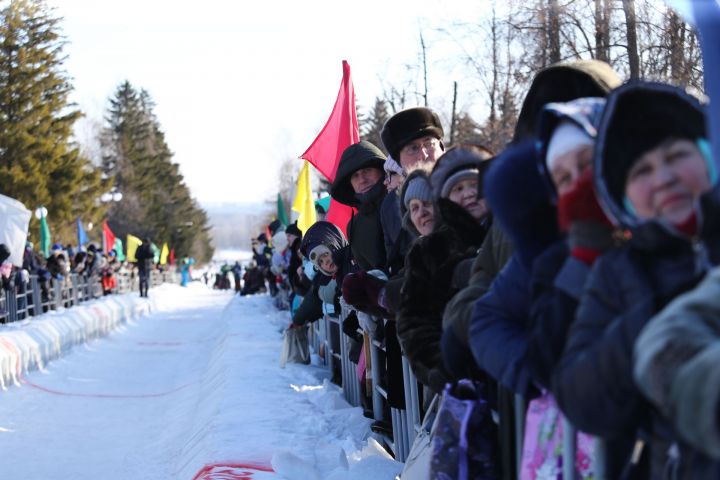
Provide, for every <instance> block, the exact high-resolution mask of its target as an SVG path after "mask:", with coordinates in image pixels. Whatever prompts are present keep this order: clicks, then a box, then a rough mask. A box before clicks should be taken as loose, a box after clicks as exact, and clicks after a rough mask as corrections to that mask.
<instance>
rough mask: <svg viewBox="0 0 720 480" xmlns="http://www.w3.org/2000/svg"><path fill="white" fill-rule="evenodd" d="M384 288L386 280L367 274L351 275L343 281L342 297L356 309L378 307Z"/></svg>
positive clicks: (357, 273) (346, 276)
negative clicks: (379, 296)
mask: <svg viewBox="0 0 720 480" xmlns="http://www.w3.org/2000/svg"><path fill="white" fill-rule="evenodd" d="M383 287H385V280H381V279H379V278H377V277H375V276H374V275H370V274H368V273H367V272H356V273H349V274H347V275H345V280H343V284H342V295H343V297H344V298H345V301H346V302H347V303H348V304H350V305H352V306H354V307H356V308H365V307H372V306H378V295H380V291H381V290H382V289H383Z"/></svg>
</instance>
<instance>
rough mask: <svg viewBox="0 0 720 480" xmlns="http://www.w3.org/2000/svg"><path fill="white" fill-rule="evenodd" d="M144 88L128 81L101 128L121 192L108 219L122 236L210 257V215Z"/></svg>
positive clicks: (106, 164)
mask: <svg viewBox="0 0 720 480" xmlns="http://www.w3.org/2000/svg"><path fill="white" fill-rule="evenodd" d="M154 109H155V104H154V102H153V100H152V98H151V96H150V94H149V93H148V92H147V91H145V90H140V91H138V90H136V89H135V88H134V87H133V86H132V85H131V84H130V82H128V81H125V82H124V83H122V84H121V85H119V86H118V88H117V89H116V91H115V95H114V96H113V98H111V99H110V107H109V109H108V115H107V118H106V126H105V129H104V131H103V134H102V140H101V145H102V147H103V159H102V168H103V170H104V172H105V174H106V175H107V176H108V177H110V178H112V180H113V186H114V188H115V189H116V190H117V191H119V192H121V193H122V194H123V196H122V199H121V200H120V202H118V203H116V204H113V205H112V207H111V209H110V212H109V217H110V221H109V223H110V225H111V228H113V230H114V231H115V232H116V233H118V234H119V235H121V236H125V235H127V234H128V233H130V234H133V235H141V236H148V237H150V239H151V240H152V241H153V242H155V243H156V244H159V243H162V242H168V244H169V245H171V246H172V247H173V248H174V249H175V252H176V255H177V256H178V257H182V256H185V255H190V256H193V257H195V258H196V259H197V260H199V261H208V260H210V258H211V257H212V253H213V249H212V246H211V244H210V234H209V227H208V225H207V224H208V217H207V215H206V213H205V212H204V211H203V210H202V209H201V208H200V207H199V206H198V204H197V202H195V200H194V199H193V198H192V196H191V193H190V189H189V188H188V187H187V185H186V184H185V182H184V179H183V176H182V174H181V173H180V169H179V167H178V165H177V164H175V163H173V162H172V156H173V154H172V151H171V150H170V147H169V146H168V144H167V142H166V141H165V134H164V133H163V131H162V129H161V128H160V122H159V121H158V119H157V117H156V116H155V113H154Z"/></svg>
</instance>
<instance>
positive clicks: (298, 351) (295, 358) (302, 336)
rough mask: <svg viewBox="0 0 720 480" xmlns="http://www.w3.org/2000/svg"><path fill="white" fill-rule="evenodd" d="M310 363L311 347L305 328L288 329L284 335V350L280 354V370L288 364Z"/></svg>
mask: <svg viewBox="0 0 720 480" xmlns="http://www.w3.org/2000/svg"><path fill="white" fill-rule="evenodd" d="M288 362H290V363H303V364H305V365H307V364H308V363H310V345H309V344H308V335H307V328H306V327H305V326H302V327H296V328H288V329H287V330H285V333H283V348H282V352H281V353H280V368H285V364H286V363H288Z"/></svg>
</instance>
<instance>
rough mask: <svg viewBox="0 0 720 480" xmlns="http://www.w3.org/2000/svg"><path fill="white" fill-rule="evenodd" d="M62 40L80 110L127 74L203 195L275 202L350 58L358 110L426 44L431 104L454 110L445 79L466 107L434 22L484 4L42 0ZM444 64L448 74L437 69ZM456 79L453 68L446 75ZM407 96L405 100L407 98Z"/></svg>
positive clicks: (88, 127)
mask: <svg viewBox="0 0 720 480" xmlns="http://www.w3.org/2000/svg"><path fill="white" fill-rule="evenodd" d="M49 2H50V4H51V5H53V6H56V7H57V15H58V16H61V17H63V18H64V21H63V22H62V25H63V28H64V32H65V35H66V37H67V40H68V41H69V44H68V46H67V47H66V51H65V52H66V54H67V55H68V59H67V61H66V63H65V68H66V70H67V72H68V74H69V75H70V76H71V77H72V78H73V79H74V80H73V84H74V87H75V92H74V94H73V96H72V99H73V101H75V102H76V103H77V104H78V106H79V107H80V109H81V110H83V111H84V112H86V114H87V119H86V121H85V122H84V124H83V125H80V126H79V127H78V129H77V134H78V138H79V139H80V141H81V142H84V141H86V139H87V138H88V137H89V136H90V133H91V132H92V125H93V124H95V125H97V124H99V123H100V122H101V121H102V117H103V113H104V110H105V107H106V105H107V99H108V98H109V97H110V96H111V95H112V94H113V93H114V91H115V89H116V87H117V86H118V84H120V83H121V82H122V81H124V80H125V79H127V80H129V81H130V82H131V83H132V84H133V85H134V86H135V87H136V88H145V89H146V90H148V91H149V92H150V94H151V96H152V97H153V99H154V100H155V102H156V104H157V107H156V113H157V115H158V117H159V120H160V122H161V126H162V128H163V129H164V131H165V133H166V139H167V141H168V143H169V145H170V148H171V149H172V150H173V151H174V152H175V157H174V161H176V162H177V163H179V164H180V166H181V171H182V173H183V175H184V176H185V179H186V182H187V184H188V185H189V186H190V188H191V190H192V193H193V195H194V196H195V197H196V198H197V199H198V200H199V201H200V202H201V204H204V205H209V204H212V203H219V202H256V201H262V200H264V199H266V198H274V196H275V194H276V193H277V188H278V186H277V178H278V171H279V168H280V165H281V162H282V161H283V160H284V159H286V158H294V157H297V156H299V155H300V154H302V153H303V151H304V150H305V149H306V148H307V147H308V146H309V145H310V143H311V141H312V140H313V139H314V138H315V136H316V135H317V133H318V132H319V131H320V129H321V128H322V125H323V124H324V122H325V120H326V119H327V116H328V115H329V113H330V110H331V108H332V106H333V103H334V101H335V97H336V95H337V92H338V88H339V86H340V80H341V77H342V67H341V61H342V60H343V59H346V60H348V62H349V63H350V66H351V68H352V76H353V82H354V85H355V93H356V97H357V101H358V105H359V107H360V108H363V107H364V108H366V109H369V108H370V107H371V106H372V103H373V102H374V99H375V97H376V96H378V95H380V94H381V92H382V81H381V78H386V80H385V82H386V84H394V85H402V84H403V82H404V81H405V78H404V76H405V75H408V74H407V73H406V70H405V67H404V65H407V64H413V65H417V64H419V52H420V45H419V30H420V29H421V28H422V29H423V31H424V35H425V41H426V44H428V46H429V49H428V54H429V58H428V60H429V64H430V69H431V70H430V75H431V76H430V89H431V92H430V93H431V100H430V106H431V107H435V108H438V107H437V106H436V103H440V102H442V107H443V109H444V110H445V111H448V112H449V111H450V102H451V98H452V81H453V80H458V81H460V82H461V87H460V94H459V97H460V98H459V103H460V106H462V107H465V108H468V106H469V105H471V104H472V102H473V99H472V97H471V92H467V91H463V89H462V87H463V86H465V85H467V84H468V82H465V83H463V82H462V80H463V79H462V78H459V77H458V76H459V75H461V74H460V73H457V72H458V71H457V69H455V70H453V64H454V63H456V60H455V58H456V57H455V56H454V54H455V52H458V49H457V47H456V46H455V44H454V43H453V42H452V41H451V40H449V37H448V36H447V35H444V34H440V33H438V31H437V28H449V27H450V26H451V23H452V22H453V21H474V20H476V19H478V18H479V17H480V16H481V15H482V14H483V13H484V12H483V11H484V10H487V8H488V6H489V4H490V2H483V1H477V0H475V1H462V2H451V1H441V0H415V1H412V2H410V1H407V0H398V1H388V0H385V1H380V0H365V1H362V2H352V3H351V2H346V1H339V0H336V1H329V0H319V1H312V0H311V1H308V2H299V1H290V0H279V1H273V2H259V1H252V2H239V1H229V0H205V1H203V2H189V1H178V0H175V1H166V0H152V1H151V0H144V1H140V0H124V1H122V2H109V1H97V0H95V1H91V0H49ZM440 73H442V74H444V75H447V76H442V77H441V76H440ZM451 77H452V78H451ZM407 106H413V102H411V103H410V104H409V105H407Z"/></svg>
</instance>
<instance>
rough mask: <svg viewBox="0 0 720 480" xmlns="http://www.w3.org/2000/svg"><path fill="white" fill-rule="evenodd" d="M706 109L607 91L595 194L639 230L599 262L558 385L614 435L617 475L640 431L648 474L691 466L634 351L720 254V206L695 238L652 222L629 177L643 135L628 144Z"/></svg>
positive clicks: (669, 98)
mask: <svg viewBox="0 0 720 480" xmlns="http://www.w3.org/2000/svg"><path fill="white" fill-rule="evenodd" d="M699 112H701V110H700V106H699V104H697V102H696V101H694V100H692V99H690V98H689V97H688V96H686V94H685V93H684V92H682V91H681V90H680V89H677V88H675V87H670V86H667V85H658V84H648V83H632V84H627V85H625V86H623V87H621V88H618V89H617V90H615V91H614V92H613V93H611V94H610V96H609V97H608V102H607V106H606V109H605V112H604V114H603V118H602V122H601V126H600V129H599V133H598V137H597V141H596V147H595V154H594V159H593V172H594V180H595V187H596V188H595V190H596V192H597V193H598V197H599V199H600V200H601V201H602V202H603V203H604V206H605V207H606V210H607V211H608V212H610V214H611V215H612V216H613V218H614V219H615V220H616V221H618V222H619V223H620V224H621V225H622V226H623V227H625V228H627V229H629V230H630V231H631V232H632V239H631V240H630V241H629V243H628V244H627V245H626V246H625V247H623V248H622V249H619V250H616V251H612V252H609V253H606V254H605V255H604V256H602V257H600V258H599V259H598V260H597V261H596V262H595V264H594V266H593V269H592V271H591V272H590V275H589V277H588V279H587V283H586V285H585V290H584V292H583V294H582V297H581V300H580V304H579V306H578V308H577V314H576V319H575V321H574V323H573V324H572V326H571V329H570V331H569V334H568V338H567V343H566V345H565V349H564V352H563V354H562V357H561V359H560V361H559V362H558V364H557V366H556V368H555V371H554V372H553V376H552V386H553V393H554V394H555V397H556V399H557V402H558V404H559V406H560V407H561V409H562V410H563V412H564V413H565V414H566V416H567V417H568V418H569V420H570V421H571V422H572V423H574V424H575V425H576V426H577V427H578V428H579V429H581V430H583V431H586V432H588V433H591V434H595V435H599V436H601V437H603V438H606V439H607V440H608V442H606V443H607V445H608V446H609V448H608V451H607V452H606V453H607V458H606V459H605V461H606V470H607V474H608V477H609V478H617V476H618V475H619V472H620V471H621V469H622V468H623V467H624V466H625V465H626V464H627V462H628V459H629V457H630V453H631V449H632V446H633V443H634V441H635V439H636V438H640V437H644V438H645V439H646V440H648V448H647V450H648V453H649V454H648V455H646V456H645V460H644V461H645V462H648V463H646V464H645V465H644V468H641V471H640V476H641V478H642V477H644V478H662V475H663V472H664V471H666V469H667V468H676V467H677V468H678V471H679V472H682V471H683V470H684V469H685V468H686V466H687V465H684V464H680V465H673V464H674V463H676V461H675V459H673V458H672V457H673V456H672V455H669V453H668V452H671V449H670V447H671V445H672V444H673V443H676V441H677V436H676V435H675V434H674V432H673V429H672V426H671V425H669V424H668V423H667V422H666V420H665V419H664V418H662V417H661V416H659V415H657V414H656V412H655V411H653V409H652V407H651V405H650V404H649V403H648V402H647V400H646V399H645V398H644V397H643V395H642V394H641V392H640V391H639V389H638V387H637V384H636V383H635V381H634V379H633V348H634V345H635V341H636V339H637V337H638V335H639V333H640V331H641V330H642V329H643V328H644V327H645V325H646V324H647V322H648V321H649V320H650V318H652V317H653V316H654V315H655V314H656V313H657V312H658V311H660V309H662V307H664V306H665V305H666V304H667V303H668V302H669V301H671V300H672V299H673V298H675V297H676V296H677V295H679V294H680V293H682V292H684V291H686V290H687V289H689V288H692V286H694V285H695V284H696V283H697V282H698V281H699V279H700V278H702V276H703V275H704V273H705V271H706V268H707V267H708V265H709V263H708V260H709V261H710V262H713V263H716V262H717V261H718V260H720V242H718V241H717V239H718V237H717V231H713V230H712V228H715V227H714V226H713V225H712V224H711V223H710V222H705V223H703V222H702V219H703V218H712V217H717V215H718V212H720V210H718V209H717V207H715V206H711V204H707V206H708V208H703V209H697V210H696V214H697V217H698V219H699V223H700V225H701V230H700V231H699V232H698V235H697V236H696V238H693V239H691V238H690V237H688V236H687V235H685V234H682V233H680V232H679V231H678V230H677V229H675V228H674V227H673V226H672V225H669V224H666V223H664V222H663V221H662V220H644V221H643V220H641V219H639V218H638V217H636V216H635V215H634V214H633V213H632V212H631V211H628V210H627V209H626V208H625V204H624V177H625V176H626V175H627V171H628V170H629V168H630V166H631V159H630V158H629V157H627V155H626V154H627V152H628V151H630V150H631V149H633V148H636V147H637V144H642V142H644V141H646V140H645V138H644V137H642V136H638V138H637V139H635V140H636V142H635V143H628V142H629V140H632V139H631V138H626V136H627V135H628V134H629V133H628V132H637V127H641V128H649V129H650V130H649V131H650V132H653V131H656V130H654V129H653V128H654V127H653V125H652V123H653V122H661V123H663V122H666V121H669V122H675V121H676V120H679V121H680V122H682V124H683V125H681V126H680V127H679V128H686V127H687V126H692V125H693V124H699V125H700V128H703V129H704V126H703V125H702V114H701V113H699ZM641 120H642V123H640V121H641ZM665 127H667V124H663V125H662V126H661V127H660V128H665ZM633 129H634V130H633ZM660 131H664V130H660ZM641 152H642V150H640V151H639V152H637V153H638V154H639V153H641ZM700 204H701V205H703V204H704V202H701V203H700ZM710 227H712V228H711V229H710V230H708V228H710Z"/></svg>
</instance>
